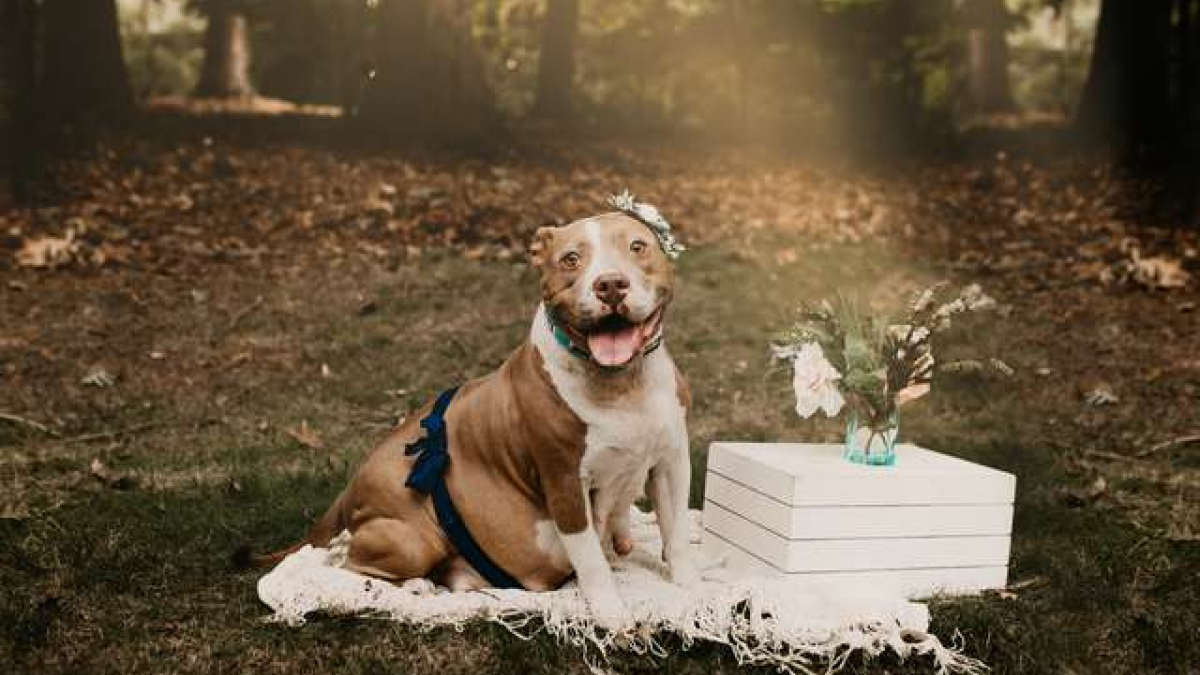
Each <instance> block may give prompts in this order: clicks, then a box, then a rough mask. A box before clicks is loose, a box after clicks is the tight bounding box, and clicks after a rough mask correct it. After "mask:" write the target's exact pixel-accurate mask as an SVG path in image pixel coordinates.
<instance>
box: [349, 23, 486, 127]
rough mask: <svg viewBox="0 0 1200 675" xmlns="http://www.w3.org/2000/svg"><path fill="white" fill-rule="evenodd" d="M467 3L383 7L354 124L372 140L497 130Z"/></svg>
mask: <svg viewBox="0 0 1200 675" xmlns="http://www.w3.org/2000/svg"><path fill="white" fill-rule="evenodd" d="M466 4H467V3H466V2H465V0H380V1H379V4H378V5H377V6H376V8H375V9H374V10H372V11H375V12H378V17H377V23H376V25H377V30H376V34H375V40H374V44H373V46H372V49H371V51H372V53H373V58H372V59H371V61H372V63H374V64H375V65H374V66H373V67H372V69H371V70H370V71H369V73H368V79H367V84H366V86H365V88H364V90H363V92H362V104H361V107H360V109H359V115H358V117H357V118H356V119H355V124H356V127H357V130H358V131H359V132H360V135H363V136H365V137H368V138H369V139H370V140H372V141H384V142H394V141H411V140H432V141H448V140H461V139H467V138H472V137H477V136H480V135H483V134H485V133H488V132H490V131H492V130H493V129H494V127H495V122H496V116H495V104H494V99H493V95H492V91H491V88H490V87H489V86H488V82H487V77H486V76H485V74H484V69H483V62H482V60H481V58H480V56H479V53H478V50H477V49H476V46H475V44H474V41H473V38H472V37H471V34H470V31H469V29H468V27H467V26H466V25H465V23H464V17H466V16H468V12H467V11H466V9H467V7H466Z"/></svg>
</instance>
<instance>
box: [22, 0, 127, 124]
mask: <svg viewBox="0 0 1200 675" xmlns="http://www.w3.org/2000/svg"><path fill="white" fill-rule="evenodd" d="M41 11H42V31H43V32H42V49H41V53H42V70H41V80H40V82H41V86H40V94H41V100H42V105H43V109H44V112H45V114H46V115H48V116H49V117H51V118H55V119H62V118H75V119H79V118H90V119H93V120H100V121H103V120H106V119H111V118H112V117H114V116H124V115H125V114H128V113H129V112H131V111H132V109H133V90H132V89H131V88H130V86H129V74H128V72H127V71H126V69H125V60H124V56H123V54H122V50H121V36H120V31H119V28H118V24H117V4H116V1H115V0H42V9H41Z"/></svg>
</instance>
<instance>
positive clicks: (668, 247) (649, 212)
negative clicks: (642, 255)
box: [608, 190, 687, 260]
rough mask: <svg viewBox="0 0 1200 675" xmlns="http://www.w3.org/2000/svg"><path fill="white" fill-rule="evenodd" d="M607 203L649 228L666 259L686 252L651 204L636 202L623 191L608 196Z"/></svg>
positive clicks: (627, 191)
mask: <svg viewBox="0 0 1200 675" xmlns="http://www.w3.org/2000/svg"><path fill="white" fill-rule="evenodd" d="M608 203H609V205H611V206H612V207H613V208H615V209H617V210H618V211H622V212H624V213H625V214H626V215H628V216H632V217H633V218H635V219H637V220H640V221H641V222H642V224H643V225H645V226H646V227H648V228H650V231H651V232H653V233H654V236H655V237H657V238H658V243H659V246H661V247H662V250H663V253H666V254H667V257H668V258H670V259H672V260H674V259H675V258H678V257H679V254H680V253H683V252H684V251H686V250H687V249H686V248H685V247H684V246H683V244H680V243H679V242H678V241H677V240H676V239H675V235H674V234H672V233H671V224H670V223H668V222H667V219H666V218H663V216H662V214H661V213H659V212H658V209H657V208H655V207H654V206H653V205H651V204H646V203H644V202H639V201H637V200H636V199H635V198H634V196H633V195H632V194H630V192H629V190H625V191H624V192H622V193H621V194H619V195H610V196H609V198H608Z"/></svg>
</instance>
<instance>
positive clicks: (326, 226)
mask: <svg viewBox="0 0 1200 675" xmlns="http://www.w3.org/2000/svg"><path fill="white" fill-rule="evenodd" d="M53 168H54V171H55V183H54V184H55V185H56V189H55V191H54V192H53V193H52V194H50V195H47V196H48V198H49V201H48V202H47V203H49V204H53V206H46V207H43V208H39V209H34V210H29V211H17V212H9V213H6V214H0V237H2V238H0V277H2V282H3V286H2V287H0V298H2V302H0V378H2V381H3V386H2V387H0V484H2V485H3V488H4V489H3V492H2V493H0V662H4V663H15V664H17V670H18V671H22V672H63V673H66V672H72V673H77V672H144V671H152V672H165V671H172V672H227V671H243V670H251V669H254V670H256V671H259V672H273V671H279V672H297V671H303V672H382V671H389V672H392V671H394V672H472V673H479V672H505V673H507V672H559V671H563V670H571V671H577V672H585V671H586V670H587V668H586V666H585V665H584V663H583V660H582V658H581V655H580V654H578V653H576V652H573V651H571V650H563V649H560V648H558V647H557V646H556V645H555V644H554V643H553V642H551V641H550V640H549V639H546V638H538V639H534V640H532V641H529V642H524V641H520V640H517V639H515V638H512V637H511V636H509V635H508V634H507V633H505V632H504V631H502V630H499V629H495V628H491V627H487V626H477V627H473V628H471V629H469V630H467V631H466V632H465V633H457V632H454V631H449V630H447V631H433V632H430V633H420V634H417V633H414V632H412V631H409V630H406V629H403V628H400V627H397V626H394V625H391V624H387V623H381V622H375V621H352V620H343V619H321V620H316V621H313V622H311V623H310V624H309V625H307V626H306V627H304V628H302V629H290V628H283V627H280V626H275V625H269V624H264V623H262V622H261V621H260V619H261V617H262V616H263V615H264V613H265V612H264V608H263V607H262V606H261V605H259V604H258V602H257V600H256V598H255V595H254V580H255V577H254V575H253V574H250V573H241V572H235V571H232V570H231V569H230V568H229V567H228V565H227V564H226V560H227V556H228V553H229V552H230V551H231V550H232V549H233V548H234V547H235V546H236V545H238V544H240V543H243V542H246V541H253V542H257V543H259V544H260V545H261V546H263V547H268V546H274V545H279V544H283V543H286V542H289V541H291V540H293V539H294V538H295V537H297V536H298V535H299V534H300V533H302V532H303V530H304V528H305V525H306V523H307V522H308V521H309V520H310V519H312V518H313V517H315V516H316V515H318V514H319V513H320V512H321V511H322V510H323V509H324V508H325V506H326V504H327V503H328V501H329V499H330V498H331V497H332V496H333V495H334V494H335V493H336V492H337V491H338V490H339V489H340V487H341V486H342V484H343V483H344V481H345V479H346V477H347V474H348V472H349V471H350V470H351V469H352V467H353V465H354V463H355V461H356V459H357V458H358V457H359V456H360V455H361V454H362V453H363V452H364V451H366V450H367V449H369V447H370V446H371V445H372V443H374V442H375V441H377V440H378V439H380V438H381V437H382V436H383V435H384V434H385V433H386V431H387V429H388V428H389V427H390V426H391V425H392V424H394V422H395V421H396V420H397V419H398V418H399V417H402V416H403V415H405V414H406V412H407V411H409V410H411V409H412V408H413V407H415V406H417V405H419V404H420V403H421V402H422V401H423V400H425V399H426V398H427V397H428V396H430V395H431V394H433V393H434V392H436V391H437V390H439V389H440V388H441V387H444V386H446V385H448V384H451V383H454V382H458V381H461V380H462V379H464V378H466V377H471V376H474V375H478V374H481V373H484V372H487V371H489V370H491V369H492V368H494V367H496V366H497V365H498V364H499V363H500V362H501V361H502V360H503V359H504V357H505V356H506V355H507V353H508V351H509V350H510V349H511V348H512V347H513V346H514V345H515V344H516V343H517V342H519V341H520V340H521V339H522V336H523V335H524V334H525V332H526V331H527V330H528V324H529V320H530V317H531V311H532V307H533V303H534V302H536V282H535V278H534V276H533V274H532V272H531V271H530V270H529V269H528V266H527V265H526V264H525V254H524V249H525V242H526V240H527V239H528V237H529V235H530V234H531V233H532V232H533V230H534V229H535V228H536V227H538V226H540V225H544V224H548V223H562V222H567V221H569V220H571V219H573V218H576V217H579V216H583V215H587V214H591V213H594V212H596V211H597V210H598V209H601V208H603V206H602V204H603V198H604V197H605V196H606V195H607V194H608V193H609V192H611V191H615V190H619V189H621V188H623V187H629V188H630V189H632V190H633V191H634V192H636V193H638V194H639V195H640V196H642V197H644V198H645V199H647V200H650V201H652V202H654V203H656V204H657V205H658V206H659V207H660V208H661V209H662V210H663V212H664V213H666V214H667V215H668V216H669V217H670V218H671V220H672V221H673V222H674V223H675V224H676V227H677V228H678V229H679V230H680V233H681V237H682V238H683V240H684V241H685V242H686V243H687V244H688V245H689V246H691V248H692V251H691V252H690V253H689V254H687V255H685V256H684V257H683V259H682V261H681V263H680V268H679V269H680V275H681V280H682V284H683V288H682V292H681V294H680V298H679V300H678V301H677V304H676V307H675V309H674V310H673V312H672V316H671V319H670V329H669V345H670V348H671V350H672V352H673V354H674V355H675V357H676V359H677V361H678V362H679V363H680V365H681V367H682V369H683V370H684V371H685V373H686V374H687V375H688V376H689V377H690V379H691V380H692V387H693V391H694V393H695V397H696V405H695V409H694V411H693V415H692V422H691V429H692V448H693V454H694V457H695V462H696V465H697V466H698V467H702V466H703V463H704V458H705V451H706V448H707V446H708V443H709V442H710V441H712V440H714V439H719V438H737V439H743V440H768V439H770V440H776V439H807V440H815V439H824V440H835V439H836V437H837V436H838V433H839V428H838V425H837V423H836V422H827V421H802V420H799V419H797V418H796V417H795V415H794V413H792V412H791V395H790V392H789V390H788V385H789V381H788V375H787V373H786V372H785V371H784V370H782V369H781V367H780V365H779V364H777V363H772V361H771V359H770V351H769V349H768V342H769V340H770V339H771V337H772V336H773V334H774V333H775V331H777V330H779V329H781V328H783V327H785V326H786V325H787V324H788V322H789V318H790V316H791V312H792V309H793V308H794V307H795V305H796V304H797V303H798V302H799V301H800V300H801V299H815V298H819V297H823V296H827V295H831V294H833V293H836V292H839V291H842V292H852V293H857V294H859V295H860V296H861V297H863V298H866V299H868V300H869V301H871V302H872V303H875V304H877V305H878V306H880V307H886V306H889V305H895V304H896V303H899V302H901V301H902V300H903V299H904V298H905V297H906V294H907V293H908V292H909V291H911V290H913V289H915V288H917V287H919V286H920V285H922V284H926V283H928V282H930V281H933V280H937V279H950V280H953V281H957V282H968V281H974V282H979V283H981V284H982V285H983V286H984V288H985V289H986V290H987V291H988V292H989V293H990V294H992V295H993V296H995V297H996V298H997V299H998V300H999V301H1000V302H1001V303H1002V311H1001V313H1000V314H999V315H993V316H991V317H989V318H987V319H986V320H982V321H978V322H976V323H975V324H974V325H971V326H967V327H966V330H965V331H964V333H963V337H966V338H969V339H970V340H972V341H973V343H974V351H976V352H979V351H985V352H987V353H989V354H994V355H996V356H1001V357H1003V358H1004V359H1005V360H1007V361H1008V362H1010V363H1011V364H1012V365H1014V366H1015V367H1016V369H1017V373H1016V375H1015V376H1014V377H1013V378H1011V379H1008V380H996V379H983V378H980V379H966V380H960V381H958V382H956V383H954V384H952V385H949V386H946V387H943V388H941V389H940V390H935V392H934V394H932V395H931V396H930V397H928V398H927V399H924V400H922V401H921V402H920V403H918V404H915V405H914V406H913V407H912V408H908V409H906V410H905V417H904V419H903V420H902V431H901V434H902V436H903V437H906V438H907V440H911V441H915V442H919V443H921V444H923V445H926V446H928V447H931V448H934V449H937V450H941V451H944V452H950V453H953V454H958V455H961V456H964V457H968V458H971V459H975V460H979V461H984V462H987V463H990V464H993V465H996V466H998V467H1001V468H1004V469H1007V470H1010V471H1013V472H1015V473H1016V474H1017V475H1018V478H1019V482H1018V486H1019V488H1018V491H1019V494H1018V507H1017V514H1016V532H1015V536H1014V551H1013V561H1012V565H1013V566H1012V571H1011V574H1010V578H1011V580H1012V581H1013V582H1014V587H1013V589H1011V590H1010V591H1009V592H1005V593H1002V594H996V593H993V594H987V595H985V596H982V597H979V598H971V599H944V600H938V601H936V602H935V605H934V613H935V629H936V630H937V632H938V633H939V634H940V635H941V636H942V638H943V639H944V640H947V641H950V640H953V639H956V637H958V636H959V633H961V640H962V644H963V645H964V648H965V650H966V651H967V652H968V653H969V654H971V655H973V656H977V657H979V658H982V659H983V660H985V661H986V662H988V663H989V664H990V665H992V667H993V668H994V669H995V671H996V672H1002V673H1037V672H1046V673H1051V672H1052V673H1062V672H1076V673H1085V672H1086V673H1141V672H1163V673H1173V672H1179V673H1184V672H1195V671H1196V670H1197V669H1200V646H1198V645H1200V641H1198V640H1197V636H1198V635H1200V618H1198V617H1200V588H1198V587H1197V585H1196V584H1195V579H1196V578H1197V575H1198V574H1200V439H1197V438H1196V436H1197V434H1200V405H1198V403H1200V330H1198V328H1200V326H1198V325H1197V323H1198V322H1200V312H1198V311H1197V308H1196V302H1197V293H1196V288H1197V284H1198V281H1197V280H1195V279H1192V278H1190V277H1194V276H1195V275H1196V274H1197V273H1198V272H1200V260H1198V259H1197V248H1198V247H1200V242H1198V241H1197V239H1196V237H1195V235H1193V234H1187V232H1188V229H1187V228H1185V227H1175V228H1174V229H1172V227H1171V226H1181V225H1188V224H1187V223H1180V222H1173V221H1172V220H1171V219H1170V217H1163V216H1160V215H1156V214H1155V211H1153V210H1146V209H1145V208H1144V206H1145V205H1146V204H1147V203H1153V197H1154V195H1155V189H1156V186H1155V185H1153V184H1147V183H1140V182H1136V181H1131V180H1126V179H1123V178H1120V177H1119V176H1118V175H1117V174H1116V173H1115V172H1113V171H1111V170H1109V169H1107V168H1097V165H1096V164H1094V163H1087V162H1082V161H1072V160H1066V159H1059V160H1053V161H1050V160H1044V161H1042V162H1040V163H1037V164H1029V163H1027V162H1025V161H1024V160H1017V159H1012V158H1008V157H1004V156H998V157H990V158H988V159H986V160H975V161H969V162H967V161H964V162H961V163H940V164H934V163H930V162H923V163H917V162H914V163H912V164H910V165H900V166H893V167H891V168H888V169H875V170H865V169H861V168H853V167H851V166H849V165H847V166H827V165H815V164H810V163H805V162H802V161H798V160H786V159H780V158H778V157H771V156H765V155H757V154H749V153H743V154H738V153H728V152H722V153H708V154H702V153H699V152H684V151H667V150H661V149H647V148H638V149H629V148H618V147H614V146H607V145H596V146H590V147H574V148H571V149H569V150H554V151H545V152H540V153H538V154H537V155H529V154H524V155H518V154H512V155H506V154H495V155H491V156H488V157H486V158H474V157H457V158H449V157H448V156H442V157H439V156H429V155H415V154H414V155H410V156H396V155H367V154H356V153H345V152H332V151H328V150H318V149H300V148H296V147H262V146H257V147H245V146H231V145H227V144H226V143H225V142H223V141H220V140H217V141H212V140H199V139H198V140H197V141H195V142H188V143H183V144H165V143H149V142H119V143H115V144H113V145H111V146H108V147H106V148H105V149H103V150H100V151H97V152H95V153H93V154H90V155H88V156H86V157H79V158H77V159H74V160H71V161H64V162H61V163H58V164H55V165H54V167H53ZM1190 225H1192V228H1191V230H1190V231H1191V232H1195V231H1196V229H1197V228H1196V227H1195V224H1194V223H1193V224H1190ZM696 473H697V480H696V483H695V485H694V487H693V497H692V498H693V502H694V503H696V502H698V500H699V497H700V495H701V494H702V484H701V480H700V476H701V473H702V472H700V471H697V472H696ZM922 665H927V664H916V665H915V667H914V668H913V670H914V671H918V672H919V671H920V670H921V666H922ZM734 666H735V664H734V663H733V662H732V660H731V659H730V657H729V655H728V654H727V653H726V652H725V651H723V650H721V649H720V648H717V647H712V646H700V647H698V648H694V649H693V650H691V651H688V652H685V653H681V654H679V655H676V656H673V657H672V658H671V659H669V660H668V661H667V662H666V663H665V664H662V663H657V662H654V661H650V660H647V659H644V658H635V657H628V658H620V659H617V660H615V661H614V662H613V663H612V664H611V667H612V668H614V669H615V670H617V671H657V670H659V669H661V668H663V667H665V668H667V669H668V670H671V671H679V672H712V671H723V670H732V669H733V668H734ZM898 668H899V666H897V664H895V663H893V662H883V663H875V664H863V663H859V664H856V665H855V666H854V669H855V670H857V671H861V672H894V671H896V670H897V669H898Z"/></svg>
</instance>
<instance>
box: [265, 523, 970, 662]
mask: <svg viewBox="0 0 1200 675" xmlns="http://www.w3.org/2000/svg"><path fill="white" fill-rule="evenodd" d="M700 516H701V514H700V512H699V511H693V512H692V513H691V521H692V522H691V524H692V534H693V539H692V541H693V544H697V543H698V542H699V537H700V533H701V528H700ZM631 521H632V526H633V537H634V542H635V545H634V550H633V552H632V553H631V554H630V555H629V556H627V557H626V558H624V559H622V560H620V561H618V562H616V563H614V571H615V572H616V578H617V587H618V589H619V590H620V593H621V597H622V598H623V599H624V601H625V604H626V606H627V607H628V608H629V609H630V611H631V613H632V615H633V617H634V618H635V619H636V621H637V626H638V628H637V629H636V630H635V631H631V632H627V633H623V634H615V635H614V634H612V633H609V632H608V631H605V630H603V629H601V628H598V627H597V626H595V625H594V624H593V622H592V619H591V616H590V614H589V613H588V609H587V605H586V604H585V602H584V600H583V597H582V596H581V595H580V593H579V590H578V588H577V587H576V586H575V584H574V583H571V584H568V585H567V586H564V587H563V588H562V589H560V590H556V591H548V592H539V593H532V592H528V591H519V590H487V591H478V592H471V593H451V592H449V591H448V590H446V589H444V588H437V587H434V586H433V584H431V583H430V582H428V581H426V580H424V579H419V580H413V581H409V582H407V583H405V584H403V585H395V584H391V583H388V582H386V581H380V580H378V579H372V578H370V577H366V576H363V575H361V574H357V573H355V572H351V571H350V570H347V569H344V568H343V567H342V564H343V563H344V561H345V558H346V547H347V541H348V533H343V535H342V536H341V537H339V538H337V539H335V540H334V541H333V542H331V544H330V548H328V549H324V548H313V547H305V548H303V549H301V550H300V551H297V552H296V553H293V554H292V555H290V556H288V557H287V558H286V559H285V560H284V561H283V562H281V563H280V564H279V565H278V566H277V567H276V568H275V569H274V570H272V571H271V572H270V573H269V574H267V575H266V576H264V577H263V578H262V579H260V580H259V582H258V595H259V597H260V598H261V599H262V601H263V602H265V603H266V604H267V605H268V606H270V607H271V609H272V610H274V612H275V614H274V616H273V617H272V618H273V619H275V620H279V621H283V622H286V623H289V624H299V623H303V622H304V618H305V616H307V615H308V614H311V613H314V612H324V613H329V614H363V615H372V616H383V617H386V618H391V619H394V620H396V621H401V622H404V623H408V624H412V625H414V626H418V627H431V626H443V625H448V626H461V625H462V624H465V623H467V622H469V621H473V620H484V621H492V622H495V623H498V624H501V625H503V626H505V627H507V628H508V629H509V630H511V631H512V632H513V633H514V634H516V635H518V636H520V637H522V638H527V637H531V636H532V635H533V634H535V633H537V632H539V631H545V632H547V633H549V634H550V635H552V636H554V637H555V638H556V639H558V640H560V641H561V642H563V643H566V644H570V645H575V646H578V647H581V648H583V649H584V650H585V654H588V655H593V656H594V655H597V654H598V655H599V656H600V657H601V658H602V659H603V658H607V656H608V655H609V654H611V653H614V652H617V651H622V650H625V651H632V652H635V653H639V654H657V655H663V654H665V648H664V647H663V643H662V642H661V641H660V639H661V638H662V637H663V636H676V637H677V638H679V639H680V640H682V643H683V647H684V648H685V649H686V648H688V647H689V646H690V645H691V644H692V643H693V642H696V641H709V642H717V643H720V644H723V645H727V646H728V647H729V648H730V649H731V650H732V652H733V655H734V657H735V658H736V659H737V661H738V663H740V664H757V665H773V666H776V667H778V668H779V669H780V670H783V671H791V672H802V673H812V672H814V671H820V672H834V671H836V670H838V669H839V668H840V667H841V666H842V665H843V664H844V663H845V662H846V661H847V660H848V659H849V658H850V657H851V656H853V655H854V654H855V653H858V652H861V653H863V654H865V655H867V656H869V657H874V656H876V655H879V654H881V653H883V652H884V651H888V650H891V651H893V652H895V653H896V654H897V655H898V656H899V657H900V658H901V659H907V658H909V657H911V656H919V655H929V656H930V657H932V660H933V663H934V668H935V670H936V672H938V673H978V672H981V671H983V670H985V667H984V666H983V664H981V663H980V662H978V661H976V660H974V659H971V658H969V657H966V656H964V655H962V654H960V653H959V652H958V651H957V650H955V649H953V648H951V647H948V646H946V645H943V644H942V643H941V641H940V640H938V638H937V637H935V636H934V635H931V634H930V633H929V632H928V629H929V611H928V609H927V608H926V607H925V606H924V605H922V604H920V603H915V602H910V601H908V600H905V599H904V598H896V597H868V596H867V595H863V596H861V597H850V596H847V595H845V593H844V591H843V592H840V593H839V594H838V595H837V596H836V597H834V596H832V595H823V594H820V593H815V592H813V591H812V590H811V589H807V590H802V589H800V588H798V587H797V586H796V585H795V584H794V583H792V582H789V581H788V580H787V579H783V578H771V577H748V576H744V575H739V574H736V573H734V572H731V571H730V570H728V569H726V568H725V567H724V566H723V564H722V561H719V560H711V559H710V560H705V559H703V558H701V561H702V567H703V568H704V581H703V583H702V584H701V585H700V586H699V587H693V588H687V589H684V588H681V587H679V586H676V585H674V584H672V583H670V582H669V581H667V580H666V579H665V578H664V576H663V574H664V569H663V565H662V563H661V562H660V556H659V552H660V551H661V541H660V540H659V536H658V528H657V526H656V525H655V522H654V516H653V514H645V513H642V512H641V511H638V510H636V509H635V510H634V511H633V515H632V518H631ZM697 555H699V551H697Z"/></svg>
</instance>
